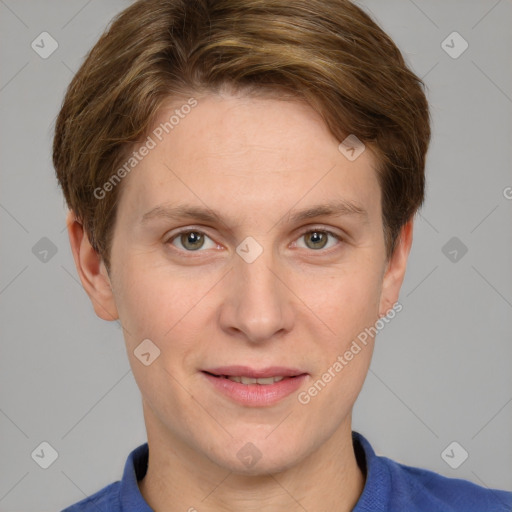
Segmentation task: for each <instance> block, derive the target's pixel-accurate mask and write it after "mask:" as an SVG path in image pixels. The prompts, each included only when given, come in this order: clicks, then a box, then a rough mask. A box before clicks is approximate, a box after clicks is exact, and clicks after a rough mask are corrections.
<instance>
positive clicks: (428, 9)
mask: <svg viewBox="0 0 512 512" xmlns="http://www.w3.org/2000/svg"><path fill="white" fill-rule="evenodd" d="M128 4H129V2H127V1H122V0H108V1H99V0H89V1H84V0H72V1H66V2H64V1H56V0H51V1H49V0H48V1H44V2H41V1H35V0H19V1H14V0H0V16H1V18H0V27H1V36H0V37H1V46H0V58H1V68H0V69H1V75H0V116H1V117H0V118H1V128H0V129H1V132H0V155H1V156H0V158H1V188H0V223H1V229H2V235H1V240H2V244H1V262H2V263H1V265H0V305H1V317H0V325H1V326H2V338H1V357H0V432H1V439H0V460H1V461H2V462H1V464H0V510H1V511H9V512H12V511H21V510H23V511H25V512H32V511H38V512H40V511H50V510H60V509H62V508H63V507H64V506H66V505H69V504H71V503H74V502H75V501H78V500H79V499H82V498H83V497H84V496H86V495H89V494H92V493H93V492H95V491H97V490H99V489H100V488H101V487H103V486H105V485H107V484H108V483H111V482H112V481H114V480H117V479H119V478H120V476H121V473H122V469H123V466H124V463H125V459H126V457H127V455H128V453H129V452H130V451H131V450H132V449H133V448H134V447H135V446H138V445H139V444H140V443H142V442H144V441H145V428H144V423H143V418H142V409H141V404H140V395H139V392H138V389H137V387H136V385H135V382H134V380H133V376H132V374H131V371H130V369H129V365H128V360H127V356H126V354H125V348H124V342H123V339H122V335H121V331H120V329H119V328H118V326H117V324H116V323H107V322H104V321H102V320H100V319H98V318H97V317H96V316H95V314H94V312H93V309H92V306H91V304H90V302H89V299H88V298H87V296H86V294H85V292H84V291H83V290H82V288H81V285H80V282H79V280H78V277H77V274H76V270H75V267H74V263H73V259H72V256H71V252H70V249H69V243H68V238H67V232H66V230H65V212H66V209H65V206H64V202H63V199H62V195H61V193H60V190H59V189H58V187H57V182H56V180H55V178H54V171H53V167H52V164H51V140H52V130H53V126H54V121H55V117H56V115H57V113H58V110H59V106H60V103H61V101H62V99H63V96H64V92H65V89H66V87H67V85H68V83H69V82H70V80H71V78H72V76H73V73H74V72H75V71H76V70H77V69H78V68H79V66H80V63H81V61H82V59H83V56H84V55H85V53H86V51H87V50H89V49H90V47H91V46H92V45H93V44H94V43H95V42H96V40H97V38H98V37H99V35H100V33H101V32H102V31H103V29H104V28H105V26H106V25H107V23H108V21H109V20H110V19H111V18H112V16H113V15H114V14H116V13H117V12H119V11H120V10H122V9H123V8H124V7H125V6H127V5H128ZM361 5H362V6H363V7H364V8H365V9H367V10H369V11H371V13H373V15H374V17H375V18H376V19H377V21H378V22H379V23H380V24H381V26H382V27H383V28H384V29H385V30H386V31H387V32H388V33H389V34H390V35H391V36H392V37H393V38H394V40H395V41H396V42H397V44H398V45H399V47H400V48H401V50H402V51H403V53H404V56H405V57H406V59H407V61H408V62H409V63H410V65H411V66H412V68H413V69H414V71H415V72H416V73H417V74H418V75H419V76H421V77H423V78H424V80H425V82H426V84H427V86H428V88H429V92H428V96H429V100H430V103H431V108H432V116H433V131H434V135H433V141H432V146H431V150H430V153H429V157H428V167H427V176H428V178H427V202H426V205H425V206H424V208H423V209H422V210H421V213H420V215H419V216H418V218H417V222H416V227H415V239H414V244H413V249H412V253H411V257H410V261H409V265H408V269H407V275H406V279H405V283H404V285H403V288H402V293H401V297H400V301H401V303H402V304H403V307H404V309H403V311H402V312H401V313H399V314H398V316H397V317H396V319H395V320H393V322H392V323H391V324H389V325H388V326H387V327H386V328H385V329H384V330H383V331H382V332H381V333H380V335H379V338H378V342H377V346H376V351H375V355H374V359H373V362H372V366H371V370H370V373H369V374H368V378H367V380H366V384H365V387H364V389H363V391H362V394H361V396H360V398H359V401H358V402H357V405H356V407H355V412H354V428H355V429H356V430H359V431H360V432H361V433H363V434H364V435H365V436H367V437H368V438H369V440H370V441H371V442H372V444H373V446H374V448H375V450H376V451H377V452H378V453H379V454H383V455H386V456H388V457H391V458H393V459H395V460H398V461H400V462H403V463H406V464H409V465H414V466H420V467H424V468H428V469H431V470H434V471H437V472H439V473H442V474H444V475H447V476H451V477H459V478H465V479H469V480H471V481H473V482H476V483H478V484H480V485H486V486H489V487H498V488H504V489H508V490H512V372H511V371H510V368H511V364H510V363H511V356H512V344H511V338H512V326H511V322H510V318H511V313H512V267H511V253H512V243H511V241H512V229H511V219H512V217H511V210H512V200H510V199H507V198H506V197H505V195H506V190H508V189H507V187H510V186H512V176H511V173H510V169H511V149H510V142H511V135H512V116H511V112H512V99H511V97H512V70H511V67H510V60H509V59H510V53H511V52H510V50H511V43H512V35H511V31H510V28H509V27H510V25H509V23H510V19H512V2H511V1H510V0H501V1H496V0H480V1H462V0H458V1H454V0H452V1H446V2H436V1H433V0H428V1H427V0H414V1H412V0H400V1H399V0H386V1H382V0H380V1H379V0H367V1H365V2H364V3H361ZM43 31H47V32H49V33H50V34H51V35H52V36H53V38H55V39H56V40H57V42H58V45H59V47H58V49H57V50H56V51H55V52H54V53H53V54H52V55H51V56H50V57H48V58H47V59H42V58H41V57H40V56H39V55H38V54H37V53H35V51H34V50H33V49H32V48H31V42H32V41H33V40H34V39H35V38H36V37H37V36H38V35H39V34H40V33H41V32H43ZM453 31H457V32H459V33H460V34H461V35H462V37H463V38H464V39H465V40H467V42H468V44H469V47H468V49H467V50H466V51H465V52H464V53H463V54H462V55H461V56H460V57H458V58H457V59H453V58H452V57H450V56H449V55H448V54H447V53H446V52H445V51H444V50H443V48H442V47H441V42H442V41H443V40H445V38H446V37H447V36H448V35H449V34H450V33H451V32H453ZM450 44H451V43H450ZM504 191H505V193H504ZM509 197H510V194H509ZM454 236H455V237H457V238H458V239H459V240H460V242H461V243H463V244H464V245H465V246H466V247H467V249H468V251H467V253H466V254H465V255H464V256H463V257H460V254H461V252H460V251H459V252H458V258H459V260H458V261H456V262H453V261H450V259H449V258H448V257H447V256H446V255H445V254H444V253H443V251H442V248H443V246H444V245H445V244H446V243H447V242H448V241H449V240H450V239H451V238H452V237H454ZM43 237H47V238H48V239H49V240H51V242H52V243H53V244H54V245H55V249H56V250H57V252H56V254H54V255H53V256H52V253H51V252H50V253H49V254H48V255H47V261H46V262H44V261H40V259H39V258H38V257H36V255H37V250H34V252H36V254H34V252H33V247H34V246H35V245H36V244H37V243H38V242H39V241H40V239H41V238H43ZM39 243H40V244H43V245H44V244H45V243H46V244H47V242H44V241H43V242H39ZM459 245H460V244H459ZM38 247H39V246H36V248H38ZM39 248H40V247H39ZM449 250H452V248H450V247H449ZM445 252H446V253H448V251H447V250H445ZM42 441H47V442H49V443H50V444H51V445H52V446H53V447H54V448H55V450H56V451H57V452H58V458H57V460H56V461H55V462H54V463H53V464H52V465H51V466H50V467H49V468H48V469H46V470H44V469H42V468H40V467H39V466H38V465H37V464H36V463H35V462H34V460H33V459H32V458H31V453H32V452H33V450H34V449H35V448H36V447H37V446H38V445H39V444H40V443H41V442H42ZM452 441H457V442H458V443H459V444H460V445H461V446H462V447H464V449H465V450H466V451H467V452H468V453H469V457H468V459H467V460H466V461H465V462H464V463H463V464H462V465H460V467H459V468H458V469H452V468H451V467H450V466H448V465H447V463H446V462H445V461H444V460H443V459H442V457H441V453H442V452H443V450H444V449H445V448H446V447H447V446H448V445H449V444H450V443H451V442H452ZM455 456H456V457H458V456H459V455H458V454H457V453H455Z"/></svg>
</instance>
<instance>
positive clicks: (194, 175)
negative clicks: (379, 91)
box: [68, 93, 413, 512]
mask: <svg viewBox="0 0 512 512" xmlns="http://www.w3.org/2000/svg"><path fill="white" fill-rule="evenodd" d="M195 97H196V98H197V100H198V105H197V106H196V107H195V108H194V109H192V111H191V112H190V113H189V114H188V115H187V116H186V117H185V118H184V119H182V120H180V123H179V125H177V126H176V127H175V128H174V129H173V131H172V132H171V133H170V134H169V135H167V136H166V137H165V138H164V139H163V141H162V142H160V143H159V144H158V145H157V147H155V148H154V149H152V150H151V151H150V153H149V154H148V155H147V156H146V157H145V158H144V159H143V160H142V161H141V162H140V163H139V164H138V166H137V167H136V168H135V169H134V170H133V171H132V172H131V173H130V174H129V175H128V176H127V177H125V178H124V180H123V182H122V187H123V189H122V194H121V199H120V203H119V205H118V216H117V221H116V224H115V228H114V237H113V244H112V250H111V264H112V268H111V272H110V275H109V274H108V273H107V271H106V268H105V266H104V264H103V261H102V259H101V257H100V256H99V255H98V254H97V253H96V252H95V251H94V250H93V249H92V247H91V246H90V244H89V241H88V239H87V236H84V232H83V230H82V227H81V225H80V224H79V223H78V222H76V221H75V220H74V216H73V215H72V213H71V212H70V214H69V217H68V226H69V237H70V243H71V247H72V251H73V256H74V259H75V263H76V266H77V270H78V273H79V276H80V279H81V281H82V284H83V286H84V289H85V290H86V292H87V293H88V295H89V297H90V299H91V301H92V304H93V306H94V308H95V312H96V314H97V315H98V316H99V317H101V318H103V319H105V320H113V319H120V321H121V323H122V325H123V330H124V337H125V341H126V346H127V354H128V357H129V360H130V364H131V367H132V371H133V375H134V377H135V379H136V382H137V384H138V386H139V388H140V391H141V395H142V402H143V410H144V418H145V423H146V428H147V434H148V443H149V451H150V457H149V465H148V471H147V474H146V477H145V478H144V479H143V480H142V481H140V482H139V487H140V490H141V492H142V494H143V496H144V497H145V499H146V501H147V502H148V503H149V505H150V506H151V507H152V508H153V509H154V510H157V511H160V510H161V511H163V510H165V511H171V512H174V511H178V510H180V511H183V510H193V509H192V508H191V507H194V508H195V509H197V510H199V511H201V512H203V511H205V512H206V511H214V510H215V511H224V510H226V511H227V510H238V511H262V510H263V511H281V510H289V511H295V510H297V511H298V510H301V511H303V510H304V509H306V510H309V511H334V510H336V511H345V510H346V511H349V510H351V509H352V508H353V507H354V506H355V504H356V502H357V500H358V498H359V496H360V495H361V493H362V490H363V487H364V482H365V475H363V473H362V472H361V470H360V469H359V467H358V465H357V462H356V459H355V455H354V450H353V447H352V441H351V412H352V408H353V405H354V402H355V400H356V398H357V396H358V394H359V392H360V390H361V387H362V385H363V382H364V379H365V377H366V374H367V372H368V367H369V364H370V360H371V355H372V351H373V342H374V340H370V342H369V343H368V345H367V346H366V347H364V348H363V349H362V350H361V351H360V352H359V353H358V354H357V355H356V356H354V358H353V359H352V360H351V361H350V363H349V364H348V365H347V366H346V367H344V368H343V370H342V371H341V372H339V373H337V374H336V376H335V377H334V378H332V380H331V382H329V383H328V384H327V385H326V386H325V388H323V389H322V391H321V392H319V393H318V394H317V396H315V397H314V398H312V399H311V401H310V402H309V403H308V404H306V405H304V404H301V403H300V402H299V401H298V399H297V395H298V393H299V392H301V391H305V390H307V389H308V388H309V387H310V386H311V385H312V383H314V382H315V381H316V380H318V379H319V378H321V376H322V374H324V373H325V372H326V371H327V369H328V368H329V367H331V366H332V365H333V363H334V362H335V361H336V359H337V357H338V356H339V355H342V354H344V352H345V351H346V350H347V349H348V348H349V347H350V344H351V342H352V340H354V339H355V338H356V337H357V335H358V334H359V333H361V332H362V331H363V330H364V329H365V328H366V327H370V326H372V325H374V324H375V322H376V321H377V320H378V318H379V317H380V316H383V315H385V314H386V313H387V312H388V311H389V309H390V308H392V306H393V304H394V303H395V302H396V301H397V300H398V295H399V291H400V287H401V285H402V281H403V278H404V273H405V269H406V262H407V258H408V255H409V251H410V247H411V243H412V227H413V226H412V220H411V221H409V222H408V223H407V224H406V225H405V226H404V228H403V229H402V232H401V237H400V239H399V241H398V244H397V247H396V249H395V251H394V253H393V256H392V257H391V258H390V259H389V260H388V259H386V253H385V244H384V235H383V225H382V218H381V208H382V206H381V199H380V189H379V185H378V182H377V177H376V173H375V159H374V156H373V154H372V153H371V152H370V150H368V149H367V150H365V151H364V152H363V153H362V154H361V156H359V157H358V158H357V159H356V160H355V161H353V162H350V161H349V160H348V159H347V158H346V157H345V156H344V155H343V154H342V153H340V151H339V150H338V144H339V141H338V140H336V139H335V138H334V137H333V136H332V135H331V133H330V132H329V131H328V130H327V128H326V127H325V125H324V124H323V122H322V120H321V119H320V117H319V116H318V114H316V113H315V112H314V111H313V110H312V109H311V108H310V107H308V106H307V105H305V104H304V103H301V102H299V101H283V100H279V99H271V98H262V97H258V98H255V97H248V96H245V95H238V96H235V95H233V94H228V93H223V94H215V95H213V94H212V95H205V96H202V97H199V96H195ZM181 104H183V103H180V102H176V101H174V103H172V104H171V103H169V105H171V106H168V108H167V107H166V109H163V110H162V111H161V113H160V117H159V119H157V120H156V123H155V125H158V124H159V123H160V122H162V121H165V120H166V119H168V118H169V115H170V113H172V110H174V108H176V107H177V106H178V107H179V105H181ZM337 199H344V200H347V201H351V202H352V203H355V204H358V205H359V206H360V207H361V208H363V209H364V210H366V212H367V216H363V215H344V216H338V217H334V216H325V215H324V216H320V217H315V218H311V219H306V220H301V221H299V222H295V223H292V222H291V221H290V215H289V214H290V213H294V212H296V211H298V210H302V209H305V208H308V207H311V206H313V205H317V204H324V203H327V202H330V201H331V200H337ZM176 204H189V205H194V206H199V207H204V206H205V205H206V206H207V207H208V208H209V209H211V210H214V211H216V212H218V213H219V214H220V215H221V216H222V219H223V220H222V222H205V221H202V220H191V219H182V220H171V219H165V218H159V219H153V220H152V221H150V222H148V223H146V224H141V222H140V219H141V217H142V216H143V215H144V214H145V213H146V212H148V211H149V210H151V209H152V208H154V207H155V206H159V205H176ZM178 228H188V229H189V230H190V231H197V230H199V231H200V232H202V233H204V234H205V235H206V236H205V239H204V245H203V246H202V247H201V244H200V243H197V242H196V245H192V247H200V248H199V249H198V250H195V251H193V250H190V245H189V246H184V245H183V242H184V241H183V238H180V236H177V237H176V236H174V235H175V234H176V232H177V229H178ZM312 229H313V230H315V229H316V230H317V231H321V230H330V231H332V232H334V233H335V234H338V235H339V236H340V237H341V240H337V239H336V238H335V237H333V236H330V237H328V238H327V242H326V245H325V247H324V246H322V244H319V243H318V242H316V244H317V245H315V244H314V242H315V239H314V237H312V236H311V234H309V235H307V231H308V230H312ZM173 236H174V238H173ZM248 236H251V237H253V238H254V239H255V240H256V241H257V242H258V243H259V244H260V246H261V247H262V248H263V252H262V254H261V255H260V256H259V257H258V258H257V259H256V260H255V261H254V262H252V263H247V262H246V261H244V259H242V258H241V257H240V256H239V255H238V254H237V253H236V248H237V246H238V245H239V244H240V243H241V242H242V241H243V240H244V239H245V238H246V237H248ZM324 237H325V234H324ZM322 240H323V239H322ZM180 242H181V243H180ZM185 244H186V237H185ZM187 248H188V252H187ZM147 338H149V339H151V340H152V341H153V342H154V343H155V345H157V346H158V347H159V349H160V351H161V353H160V356H159V357H158V358H157V359H155V361H154V362H153V363H152V364H151V365H149V366H144V365H143V364H141V362H140V361H139V360H138V359H137V358H136V357H135V355H134V350H135V349H136V347H137V346H138V345H139V344H140V343H141V341H142V340H144V339H147ZM233 364H241V365H247V366H250V367H253V368H264V367H268V366H276V365H279V366H287V367H295V368H299V369H301V370H302V371H303V372H307V373H308V377H307V378H306V381H305V382H304V384H303V385H302V386H301V388H300V389H299V390H298V392H297V393H292V394H291V395H290V396H288V397H286V398H284V399H283V400H281V401H280V402H278V403H277V404H274V405H272V406H266V407H248V406H242V405H239V404H236V403H234V402H233V401H231V400H230V399H229V398H227V397H225V396H223V395H221V394H219V393H218V392H217V391H216V390H215V389H213V386H212V385H211V384H210V383H209V382H208V381H207V379H205V377H204V375H203V374H202V373H201V371H200V370H201V369H205V368H212V367H216V366H224V365H233ZM247 442H251V443H253V444H254V445H255V446H256V447H257V448H258V450H259V452H260V453H261V459H260V460H259V461H258V462H257V463H256V464H255V465H254V466H252V467H245V466H244V464H242V463H241V461H240V460H239V459H238V457H237V452H238V451H239V450H240V449H241V448H242V447H243V446H244V445H245V444H246V443H247Z"/></svg>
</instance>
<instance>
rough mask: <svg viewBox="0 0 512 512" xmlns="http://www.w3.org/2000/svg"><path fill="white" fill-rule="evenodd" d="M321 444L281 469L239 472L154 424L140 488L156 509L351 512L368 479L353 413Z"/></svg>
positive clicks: (251, 511)
mask: <svg viewBox="0 0 512 512" xmlns="http://www.w3.org/2000/svg"><path fill="white" fill-rule="evenodd" d="M346 423H347V424H346V425H345V426H343V425H342V426H341V427H340V428H339V429H338V430H337V431H336V432H335V433H334V434H333V435H332V436H331V437H330V438H329V439H328V440H327V442H325V443H324V444H323V445H322V446H321V447H319V448H317V449H316V450H314V451H313V452H312V453H311V454H309V455H308V456H306V457H305V458H304V459H302V460H301V461H299V462H297V463H296V464H295V465H293V466H290V467H289V468H288V469H285V470H282V471H280V472H274V473H265V474H260V475H254V476H253V475H243V474H239V473H234V472H233V471H230V470H229V469H226V468H224V467H222V466H220V465H218V464H215V463H214V462H212V461H211V460H210V459H208V458H206V457H204V456H203V455H201V454H199V453H197V452H196V451H194V450H193V449H192V448H191V447H190V446H188V445H185V444H184V443H180V442H179V440H176V439H174V438H173V439H169V436H168V433H167V436H164V435H163V432H161V431H159V429H158V428H148V445H149V453H150V456H149V461H148V470H147V473H146V476H145V477H144V478H143V479H142V480H141V481H140V482H139V488H140V491H141V493H142V495H143V496H144V498H145V500H146V501H147V503H148V504H149V506H150V507H151V508H152V509H153V510H155V512H163V511H165V512H178V511H180V512H183V511H190V512H194V510H196V511H200V512H213V511H215V512H224V511H232V510H237V511H240V512H256V511H265V512H277V511H282V510H287V511H290V512H295V511H297V512H299V511H300V512H304V510H322V511H336V512H349V511H351V510H352V509H353V508H354V506H355V505H356V503H357V500H358V499H359V496H360V495H361V493H362V491H363V487H364V483H365V476H364V475H363V474H362V472H361V470H360V469H359V467H358V465H357V461H356V457H355V454H354V449H353V445H352V432H351V428H350V418H348V419H347V422H346Z"/></svg>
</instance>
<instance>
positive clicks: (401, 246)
mask: <svg viewBox="0 0 512 512" xmlns="http://www.w3.org/2000/svg"><path fill="white" fill-rule="evenodd" d="M412 231H413V219H411V220H409V221H408V222H407V224H405V225H404V226H403V227H402V229H401V230H400V234H399V236H398V239H397V243H396V247H395V250H394V251H393V254H392V255H391V257H390V258H389V261H388V263H387V267H386V270H385V272H384V277H383V281H382V292H381V296H380V305H379V316H386V315H387V313H388V311H389V310H390V309H391V308H392V307H393V305H394V304H395V303H396V302H397V300H398V296H399V295H400V288H401V287H402V283H403V280H404V277H405V269H406V266H407V259H408V257H409V253H410V251H411V246H412Z"/></svg>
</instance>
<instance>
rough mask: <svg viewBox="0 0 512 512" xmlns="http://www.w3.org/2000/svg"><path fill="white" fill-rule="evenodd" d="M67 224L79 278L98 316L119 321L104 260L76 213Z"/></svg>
mask: <svg viewBox="0 0 512 512" xmlns="http://www.w3.org/2000/svg"><path fill="white" fill-rule="evenodd" d="M66 224H67V226H68V235H69V243H70V245H71V251H72V253H73V259H74V260H75V266H76V269H77V272H78V276H79V277H80V281H81V282H82V286H83V287H84V290H85V291H86V293H87V295H88V296H89V298H90V299H91V302H92V305H93V307H94V311H95V313H96V315H98V316H99V317H100V318H102V319H103V320H108V321H112V320H117V319H118V318H119V315H118V312H117V307H116V303H115V298H114V293H113V290H112V286H111V284H110V279H109V276H108V273H107V271H106V268H105V264H104V262H103V259H102V258H101V256H100V255H99V254H98V253H97V252H96V251H95V249H94V248H93V247H92V246H91V244H90V242H89V238H88V236H87V234H86V233H85V231H84V228H83V226H82V224H81V223H80V222H79V221H78V220H77V219H76V216H75V214H74V212H72V211H69V212H68V215H67V218H66Z"/></svg>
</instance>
